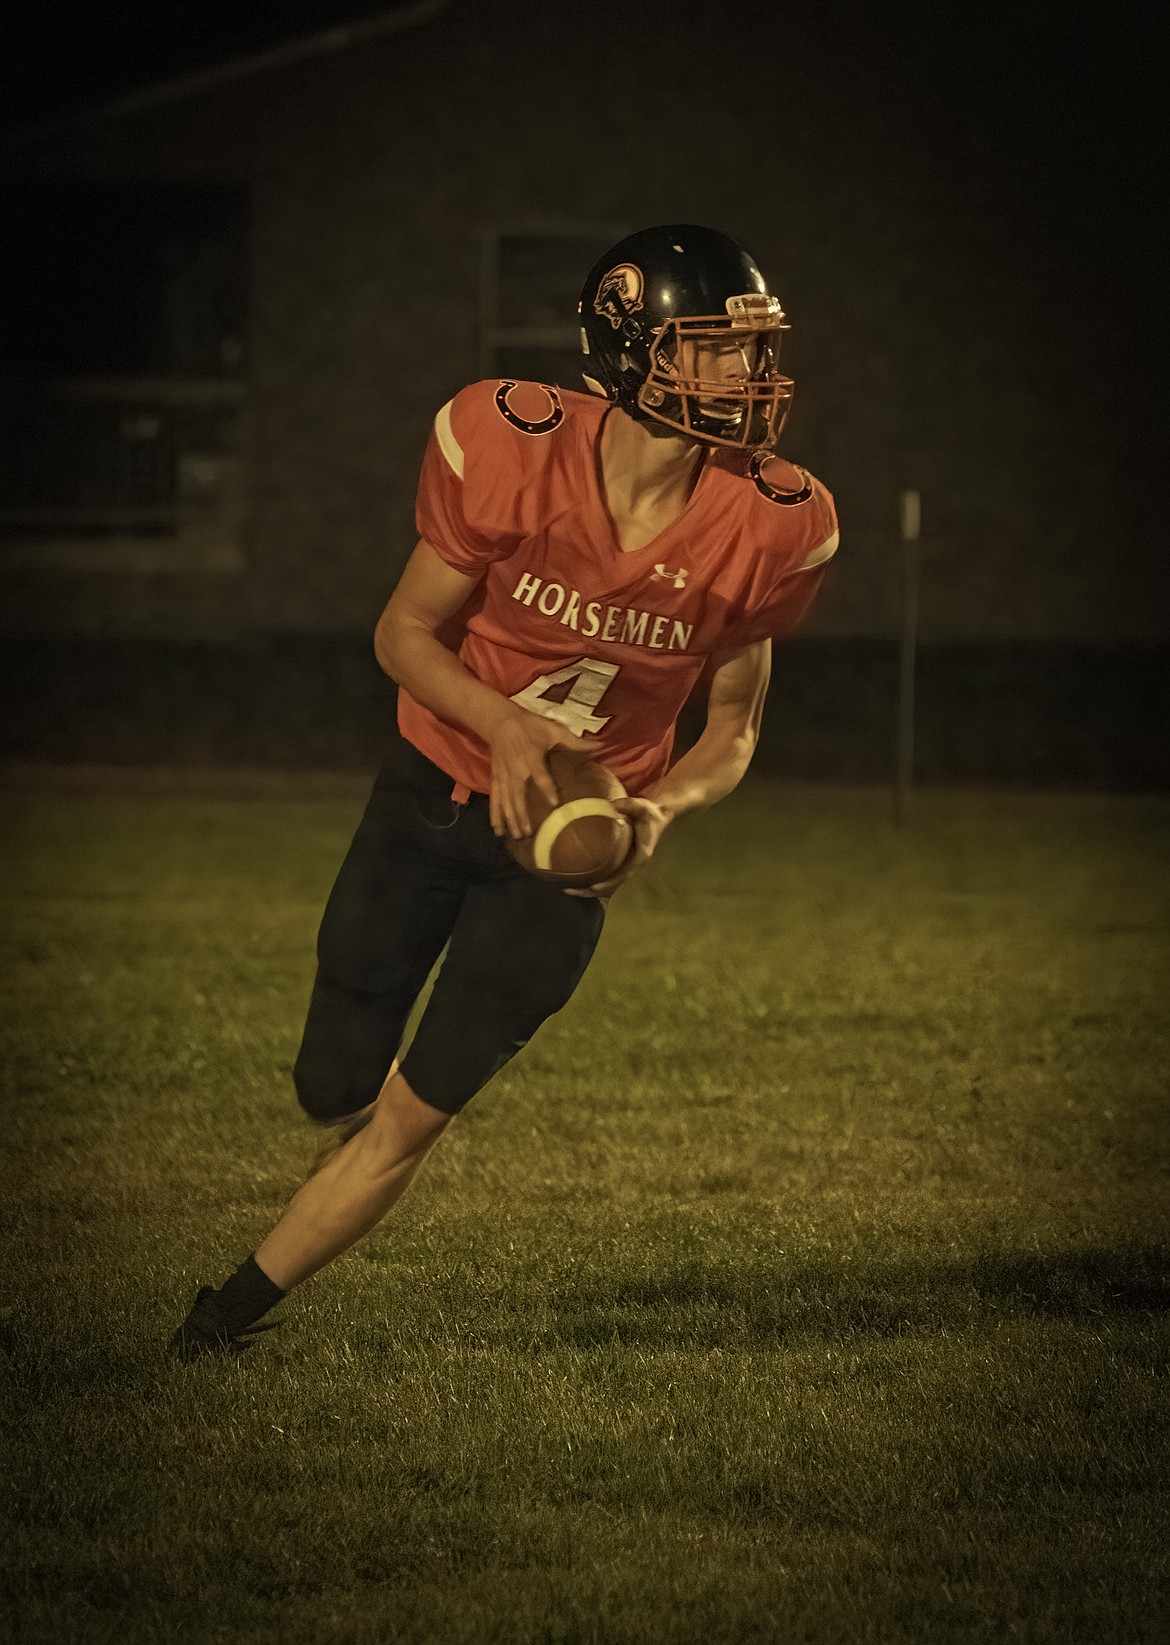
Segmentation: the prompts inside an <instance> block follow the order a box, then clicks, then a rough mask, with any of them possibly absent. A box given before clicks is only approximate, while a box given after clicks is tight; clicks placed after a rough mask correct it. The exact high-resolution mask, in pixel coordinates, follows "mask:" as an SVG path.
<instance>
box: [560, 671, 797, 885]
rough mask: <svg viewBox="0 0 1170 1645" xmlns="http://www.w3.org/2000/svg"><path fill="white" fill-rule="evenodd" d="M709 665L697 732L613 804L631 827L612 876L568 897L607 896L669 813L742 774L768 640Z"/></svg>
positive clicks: (713, 794)
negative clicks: (690, 743)
mask: <svg viewBox="0 0 1170 1645" xmlns="http://www.w3.org/2000/svg"><path fill="white" fill-rule="evenodd" d="M714 664H715V670H714V675H713V677H712V680H711V690H710V693H709V694H708V697H707V723H706V725H705V726H704V728H703V734H702V736H701V737H700V738H699V740H698V741H697V742H696V743H695V745H694V747H693V748H690V749H688V750H687V752H686V753H685V754H684V755H683V757H682V758H681V759H680V760H679V761H678V763H677V764H676V765H674V766H672V767H671V769H670V770H669V771H668V772H667V774H666V776H665V777H663V778H661V779H660V781H658V782H656V783H655V784H654V786H653V788H650V789H648V790H647V791H646V793H645V794H642V795H638V796H635V795H629V796H628V797H627V798H626V799H624V800H618V801H617V802H616V804H617V809H618V810H619V811H622V812H624V813H625V815H626V816H627V817H628V818H629V819H630V821H631V822H632V823H633V825H634V850H633V851H632V852H631V854H630V856H629V857H628V858H627V859H626V861H625V862H624V863H623V865H622V867H621V870H620V871H619V872H618V873H617V874H615V875H614V876H613V878H612V879H609V880H606V881H605V882H604V883H603V884H601V885H596V886H593V887H591V888H590V890H589V891H586V892H578V893H572V892H571V893H570V895H581V896H600V897H607V896H609V895H610V893H611V892H613V891H616V890H617V888H618V886H619V885H621V884H622V883H623V882H624V881H625V880H627V879H629V877H630V875H631V874H633V873H635V872H636V871H637V870H638V869H639V868H641V867H642V865H643V863H646V862H649V860H650V858H651V857H652V856H653V855H654V851H655V849H656V847H657V845H658V842H659V840H660V839H661V838H662V835H663V833H664V831H665V829H666V827H667V825H668V824H669V823H671V822H673V821H674V819H675V817H678V816H681V815H682V813H683V812H684V811H694V810H697V809H698V808H699V807H700V806H706V805H714V804H715V802H716V801H717V800H721V799H723V798H724V797H725V796H726V795H728V794H730V793H731V790H732V789H733V788H734V787H735V786H736V784H737V783H738V782H739V781H740V779H741V778H742V777H743V774H744V772H745V771H746V770H747V768H748V766H749V765H750V764H751V761H752V755H753V754H754V753H755V751H756V744H757V743H758V742H759V739H760V723H761V721H762V720H763V717H764V697H765V695H766V694H767V690H768V681H769V679H770V678H771V674H772V642H771V640H757V641H755V643H754V644H752V645H745V646H740V647H739V648H737V649H736V650H733V651H730V650H729V651H724V652H720V653H717V654H716V656H715V659H714Z"/></svg>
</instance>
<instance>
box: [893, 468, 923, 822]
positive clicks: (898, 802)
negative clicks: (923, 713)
mask: <svg viewBox="0 0 1170 1645" xmlns="http://www.w3.org/2000/svg"><path fill="white" fill-rule="evenodd" d="M901 502H902V508H901V513H902V647H901V656H900V659H899V664H898V747H897V769H896V771H895V775H894V821H895V822H897V823H902V822H905V821H906V819H907V817H908V816H909V814H910V789H911V786H912V784H913V781H914V662H915V655H916V653H917V650H918V536H919V532H920V531H921V529H922V496H921V493H920V492H917V491H903V493H902V499H901Z"/></svg>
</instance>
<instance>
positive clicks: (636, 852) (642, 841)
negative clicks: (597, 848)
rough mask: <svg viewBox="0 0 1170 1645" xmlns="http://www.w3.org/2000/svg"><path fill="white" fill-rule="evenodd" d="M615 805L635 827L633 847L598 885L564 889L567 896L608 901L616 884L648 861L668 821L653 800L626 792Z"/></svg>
mask: <svg viewBox="0 0 1170 1645" xmlns="http://www.w3.org/2000/svg"><path fill="white" fill-rule="evenodd" d="M613 803H614V807H615V809H616V810H618V811H620V812H621V814H622V816H623V817H628V818H629V820H630V822H631V823H632V824H633V828H634V849H633V850H632V851H631V852H630V854H629V856H628V857H627V858H626V860H625V862H624V863H623V864H622V866H621V867H620V868H619V869H618V871H617V873H616V874H612V875H611V876H610V878H609V879H608V880H601V881H599V883H598V884H597V885H591V886H589V887H588V888H587V889H586V890H583V891H577V890H571V889H570V890H566V892H565V895H566V896H567V897H600V898H601V900H602V901H603V902H608V901H609V899H610V897H612V896H613V894H614V892H615V891H616V890H617V888H618V886H619V885H624V884H625V882H626V881H627V880H628V879H629V877H630V875H631V874H635V873H637V871H638V869H639V868H641V867H642V865H643V864H644V863H648V862H649V861H650V858H651V857H652V856H653V855H654V852H655V849H656V848H657V845H658V842H659V840H660V839H661V838H662V835H663V833H664V831H665V829H666V825H667V823H668V822H669V821H670V818H669V816H668V815H667V813H666V812H665V811H664V810H663V809H662V807H661V806H660V805H655V803H654V801H653V800H640V799H636V798H635V797H634V795H632V794H627V795H626V797H625V798H624V799H621V800H615V801H614V802H613Z"/></svg>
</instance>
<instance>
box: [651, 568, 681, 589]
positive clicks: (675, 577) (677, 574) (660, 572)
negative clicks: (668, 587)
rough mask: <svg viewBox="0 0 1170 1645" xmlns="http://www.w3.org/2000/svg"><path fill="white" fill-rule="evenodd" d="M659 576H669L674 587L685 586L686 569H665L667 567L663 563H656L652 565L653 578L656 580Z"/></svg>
mask: <svg viewBox="0 0 1170 1645" xmlns="http://www.w3.org/2000/svg"><path fill="white" fill-rule="evenodd" d="M659 577H663V578H666V577H669V578H670V580H671V582H672V583H673V584H674V586H675V587H676V588H685V586H686V581H687V573H686V571H667V569H666V567H665V566H664V565H656V566H655V567H654V579H653V580H657V578H659Z"/></svg>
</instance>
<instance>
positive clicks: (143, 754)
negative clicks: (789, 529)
mask: <svg viewBox="0 0 1170 1645" xmlns="http://www.w3.org/2000/svg"><path fill="white" fill-rule="evenodd" d="M395 11H397V17H396V18H395V17H394V15H393V14H394V13H395ZM233 13H235V15H233ZM395 23H399V24H403V25H404V26H401V27H395V26H394V24H395ZM346 28H348V29H349V32H348V34H346V33H345V32H344V31H345V30H346ZM338 29H340V30H342V33H340V34H338V33H334V34H333V35H332V36H327V37H326V38H322V36H323V34H324V33H326V31H329V30H334V31H336V30H338ZM8 40H9V50H8V52H7V54H6V58H5V63H4V70H3V74H4V84H3V85H2V86H0V90H2V91H3V97H2V104H3V133H4V137H3V142H4V190H5V213H6V219H7V222H8V225H9V244H10V251H9V254H8V256H7V258H6V270H7V280H8V286H7V290H6V293H5V301H4V303H3V316H4V318H3V323H2V324H0V343H2V344H3V349H4V368H3V369H4V378H3V381H4V385H5V411H4V418H3V427H2V429H0V435H2V438H0V453H2V456H3V468H2V469H0V485H2V487H3V492H2V495H0V504H2V505H3V508H4V514H3V535H2V537H0V556H2V558H3V563H4V567H5V575H6V583H5V587H6V591H7V592H6V596H5V600H4V610H3V618H2V624H3V636H4V643H5V647H6V651H7V654H8V660H9V665H10V678H11V684H10V688H9V691H8V694H7V701H8V712H7V714H6V727H5V748H6V752H7V755H8V757H9V758H17V759H20V760H24V761H27V760H48V759H85V760H110V761H135V760H163V761H165V762H168V763H192V762H212V763H223V762H233V763H234V762H256V761H259V762H275V763H283V764H289V763H292V764H300V763H316V764H347V763H357V764H364V763H368V762H370V761H371V760H372V759H374V758H376V756H377V750H378V747H379V745H380V742H381V739H382V737H383V736H384V729H385V722H386V718H387V716H388V714H389V713H390V711H391V694H390V692H389V688H388V687H387V686H386V683H385V682H384V681H383V680H382V679H381V678H380V676H379V675H378V673H377V670H376V669H375V668H374V666H373V664H372V661H371V658H370V653H369V634H370V631H371V630H372V626H373V622H374V620H375V619H376V616H377V613H378V610H379V609H380V606H381V603H382V602H383V600H384V599H385V597H386V595H387V594H388V593H389V590H390V588H391V587H392V586H393V582H394V579H395V577H396V575H397V571H398V569H399V568H400V566H401V564H402V561H403V559H404V558H405V555H406V553H407V552H409V548H410V546H411V545H412V541H413V537H412V531H411V522H410V513H411V501H412V496H413V485H414V475H415V472H416V470H417V463H418V458H419V455H420V453H421V446H422V442H423V440H424V439H425V435H426V430H427V426H428V424H429V420H430V418H431V417H432V416H433V414H434V411H435V409H436V408H437V406H438V405H439V404H441V403H442V401H443V400H444V399H445V398H447V397H449V395H450V394H451V393H452V392H454V391H455V390H456V389H457V388H458V387H459V386H460V385H461V384H462V383H463V382H465V381H468V380H471V379H473V378H475V377H476V376H479V375H481V374H491V370H492V369H499V370H501V371H502V370H512V371H521V370H523V371H526V372H531V373H532V374H536V375H541V374H543V375H548V376H550V377H554V376H555V377H558V378H559V379H560V380H562V381H565V382H567V383H568V384H569V385H570V386H573V383H574V379H573V371H574V364H573V360H572V356H571V351H568V352H566V351H565V350H564V349H563V348H556V347H552V348H550V347H546V346H544V344H541V345H539V346H535V345H534V346H528V345H522V344H521V343H518V342H517V341H516V340H515V339H514V338H513V339H512V340H511V341H509V340H508V339H507V338H503V340H499V341H498V342H497V343H496V344H494V345H492V347H491V348H488V347H487V343H486V342H485V336H486V334H485V320H484V314H483V290H484V286H483V273H482V270H483V259H484V256H485V251H484V248H485V245H487V246H491V245H498V247H499V255H498V259H497V262H496V265H495V267H496V271H497V274H498V276H499V281H500V307H499V314H498V319H499V321H500V325H501V327H507V326H509V325H512V326H514V325H516V324H523V323H524V322H525V320H526V319H527V320H528V321H530V322H532V321H536V322H540V323H543V324H544V325H545V326H556V325H558V324H561V323H563V321H562V315H563V313H564V312H565V311H566V309H567V310H568V312H569V315H570V318H571V290H572V285H573V281H574V280H575V279H576V278H577V277H578V276H577V274H575V273H574V272H573V271H574V270H578V269H579V270H581V271H583V268H584V266H585V264H586V261H587V260H588V259H587V257H586V253H587V252H590V253H591V252H592V250H593V248H594V246H595V245H596V247H597V249H600V245H601V244H604V243H606V238H605V236H606V235H607V234H608V233H609V230H610V228H611V227H612V228H613V229H616V230H620V229H622V228H626V227H635V226H639V225H640V224H642V223H644V222H650V221H663V220H670V219H671V218H674V219H676V220H678V219H686V218H691V219H696V220H700V221H709V222H711V223H712V224H713V225H714V226H717V227H721V228H723V229H725V230H726V231H728V232H731V233H733V234H736V235H737V236H738V237H739V238H741V239H743V240H744V242H745V243H746V244H748V246H749V249H751V250H752V251H753V253H754V254H755V255H756V257H757V259H758V261H759V262H760V263H761V265H762V266H763V267H764V269H765V273H766V274H768V276H769V278H770V280H771V281H772V283H773V285H774V287H775V289H777V290H778V291H779V292H780V294H781V296H782V297H783V299H784V301H785V306H786V307H787V308H788V309H789V310H790V312H791V313H792V315H793V317H794V321H795V328H794V331H793V334H792V356H791V366H792V370H793V372H794V375H795V376H796V378H797V383H798V390H797V407H796V410H795V411H794V414H793V418H792V421H791V424H790V428H789V430H788V431H787V432H786V449H788V450H789V451H790V453H791V454H792V455H796V456H798V457H799V458H800V459H801V460H803V461H805V462H807V463H808V465H809V466H810V467H811V468H813V469H814V471H815V472H817V473H818V474H820V475H821V476H822V478H824V480H825V481H826V482H827V483H828V484H829V486H830V488H831V489H832V490H833V491H834V493H835V495H836V497H837V500H838V504H839V508H840V512H841V517H842V551H841V554H840V556H839V559H838V563H837V565H836V567H835V568H834V575H833V578H832V581H831V583H830V585H829V587H828V588H827V590H826V594H825V596H824V598H823V599H822V601H821V603H820V606H819V607H818V609H817V611H816V613H815V614H814V617H813V620H812V622H811V623H810V625H809V627H808V629H807V630H806V632H805V634H804V635H803V636H802V637H801V638H800V639H798V640H796V641H794V642H791V643H790V644H789V645H788V646H786V647H785V648H784V649H783V651H782V653H781V654H780V656H779V657H778V661H777V670H776V684H775V686H774V688H773V693H772V702H771V704H770V708H769V715H768V726H767V736H766V741H765V747H764V748H763V749H762V751H761V758H762V759H764V760H765V761H767V762H769V763H771V765H772V766H773V767H774V768H775V769H778V770H783V771H786V772H788V773H790V774H794V775H803V776H815V777H831V778H853V779H858V780H880V779H882V778H883V777H884V776H886V775H888V773H889V771H890V769H891V761H892V755H893V720H894V696H895V681H896V657H897V635H898V624H899V568H900V555H899V545H898V524H897V522H898V512H897V505H898V495H899V492H900V491H901V490H902V489H903V488H905V487H907V486H913V487H916V488H918V489H920V490H921V493H922V498H923V530H924V536H923V541H922V545H921V576H922V588H921V625H922V626H921V635H920V646H919V682H918V684H919V692H918V697H919V736H918V769H919V773H920V775H922V776H924V777H926V778H935V779H952V780H954V779H961V780H980V781H986V780H1006V781H1013V782H1028V781H1036V782H1046V783H1050V782H1061V783H1071V784H1088V785H1092V786H1107V787H1109V786H1112V787H1161V786H1164V785H1165V782H1166V778H1167V759H1166V752H1165V750H1166V744H1167V739H1166V736H1165V730H1166V715H1165V706H1166V695H1167V691H1166V668H1165V659H1166V649H1167V603H1166V579H1165V572H1164V555H1163V551H1162V547H1161V542H1160V537H1159V534H1158V530H1157V526H1156V523H1155V522H1156V514H1155V509H1154V498H1153V485H1154V473H1155V470H1156V468H1157V463H1158V454H1159V453H1160V449H1161V439H1162V428H1161V426H1160V422H1161V420H1160V418H1159V416H1158V412H1157V405H1156V402H1157V395H1156V394H1155V391H1154V385H1153V381H1152V377H1151V374H1150V361H1151V359H1152V358H1153V353H1154V350H1153V335H1154V334H1153V323H1152V316H1153V303H1154V286H1155V284H1158V283H1160V282H1159V276H1158V270H1157V265H1156V263H1155V260H1154V254H1153V237H1152V234H1151V232H1150V230H1149V228H1148V227H1147V224H1148V221H1149V219H1150V217H1151V216H1152V215H1155V210H1154V201H1155V199H1156V197H1157V196H1156V188H1155V185H1156V178H1155V176H1154V164H1155V163H1154V155H1155V153H1156V145H1155V144H1154V141H1153V119H1152V114H1151V112H1150V108H1149V99H1150V98H1151V96H1152V95H1153V94H1152V92H1151V91H1150V90H1149V89H1148V88H1149V85H1150V78H1149V76H1150V65H1151V64H1152V63H1153V62H1154V61H1155V55H1154V49H1155V48H1154V39H1153V23H1152V19H1151V18H1150V16H1149V13H1148V12H1146V11H1145V10H1144V9H1140V8H1137V7H1132V8H1129V7H1121V8H1114V9H1112V10H1111V11H1110V13H1109V15H1108V18H1107V19H1104V18H1100V17H1099V18H1093V17H1090V16H1089V15H1088V14H1081V13H1078V12H1077V11H1075V10H1072V9H1068V8H1062V9H1061V10H1060V11H1059V12H1053V13H1051V14H1049V13H1043V14H1042V13H1040V12H1039V11H1035V10H1030V9H1029V8H1019V7H1016V8H1009V7H1006V6H996V5H993V6H984V7H980V8H978V9H976V8H970V9H966V8H962V7H959V8H949V9H940V8H930V7H925V6H921V7H915V6H896V7H895V6H865V5H838V6H832V5H829V6H811V5H808V6H805V5H801V4H799V3H798V4H794V5H783V6H781V5H774V6H773V5H763V6H756V7H753V8H751V9H750V10H745V11H743V12H742V13H735V12H733V11H729V10H724V11H721V12H719V13H718V14H716V13H715V12H714V11H713V10H712V9H711V8H709V7H703V8H700V7H688V6H685V5H684V6H678V5H675V6H651V5H633V6H629V7H626V8H623V9H621V10H620V11H619V10H615V8H613V7H611V6H603V5H600V4H583V5H578V6H574V7H571V8H568V7H566V8H553V7H548V6H539V5H526V4H520V5H510V6H504V5H495V4H491V3H489V0H451V3H450V4H448V5H446V6H439V5H438V4H436V5H434V6H433V7H431V8H427V7H422V8H418V7H398V8H393V7H370V6H366V7H362V6H360V5H348V6H347V5H343V4H323V3H317V4H308V3H300V4H296V5H289V6H284V7H281V8H280V10H279V16H278V17H277V18H276V19H275V21H274V20H273V19H272V18H270V17H268V16H263V17H261V16H259V15H253V14H252V12H251V11H250V10H249V11H248V12H246V13H244V15H239V12H238V9H237V8H228V7H226V6H221V7H216V6H211V7H208V6H198V7H196V6H186V5H175V6H170V7H158V8H154V9H152V10H144V11H141V12H137V13H130V12H129V11H124V10H120V9H118V8H101V7H95V8H92V9H91V10H90V11H88V12H86V13H83V14H80V15H75V14H74V13H73V12H72V11H67V10H66V9H65V8H64V7H62V6H59V5H49V6H45V7H41V8H39V9H38V10H37V11H36V12H35V13H32V12H31V11H30V12H26V13H25V14H24V15H23V16H21V15H18V16H17V17H16V18H14V19H13V20H12V21H11V23H10V24H9V25H8ZM550 230H555V233H550ZM565 231H569V232H570V233H571V234H572V235H576V238H569V239H565V238H564V237H563V234H564V232H565ZM557 234H560V235H562V238H560V239H557V238H556V235H557ZM495 236H499V238H498V239H494V238H493V237H495ZM525 236H527V238H526V237H525ZM501 335H502V333H501ZM489 341H490V339H489ZM485 363H486V367H487V368H491V369H485ZM62 385H64V386H62Z"/></svg>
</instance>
